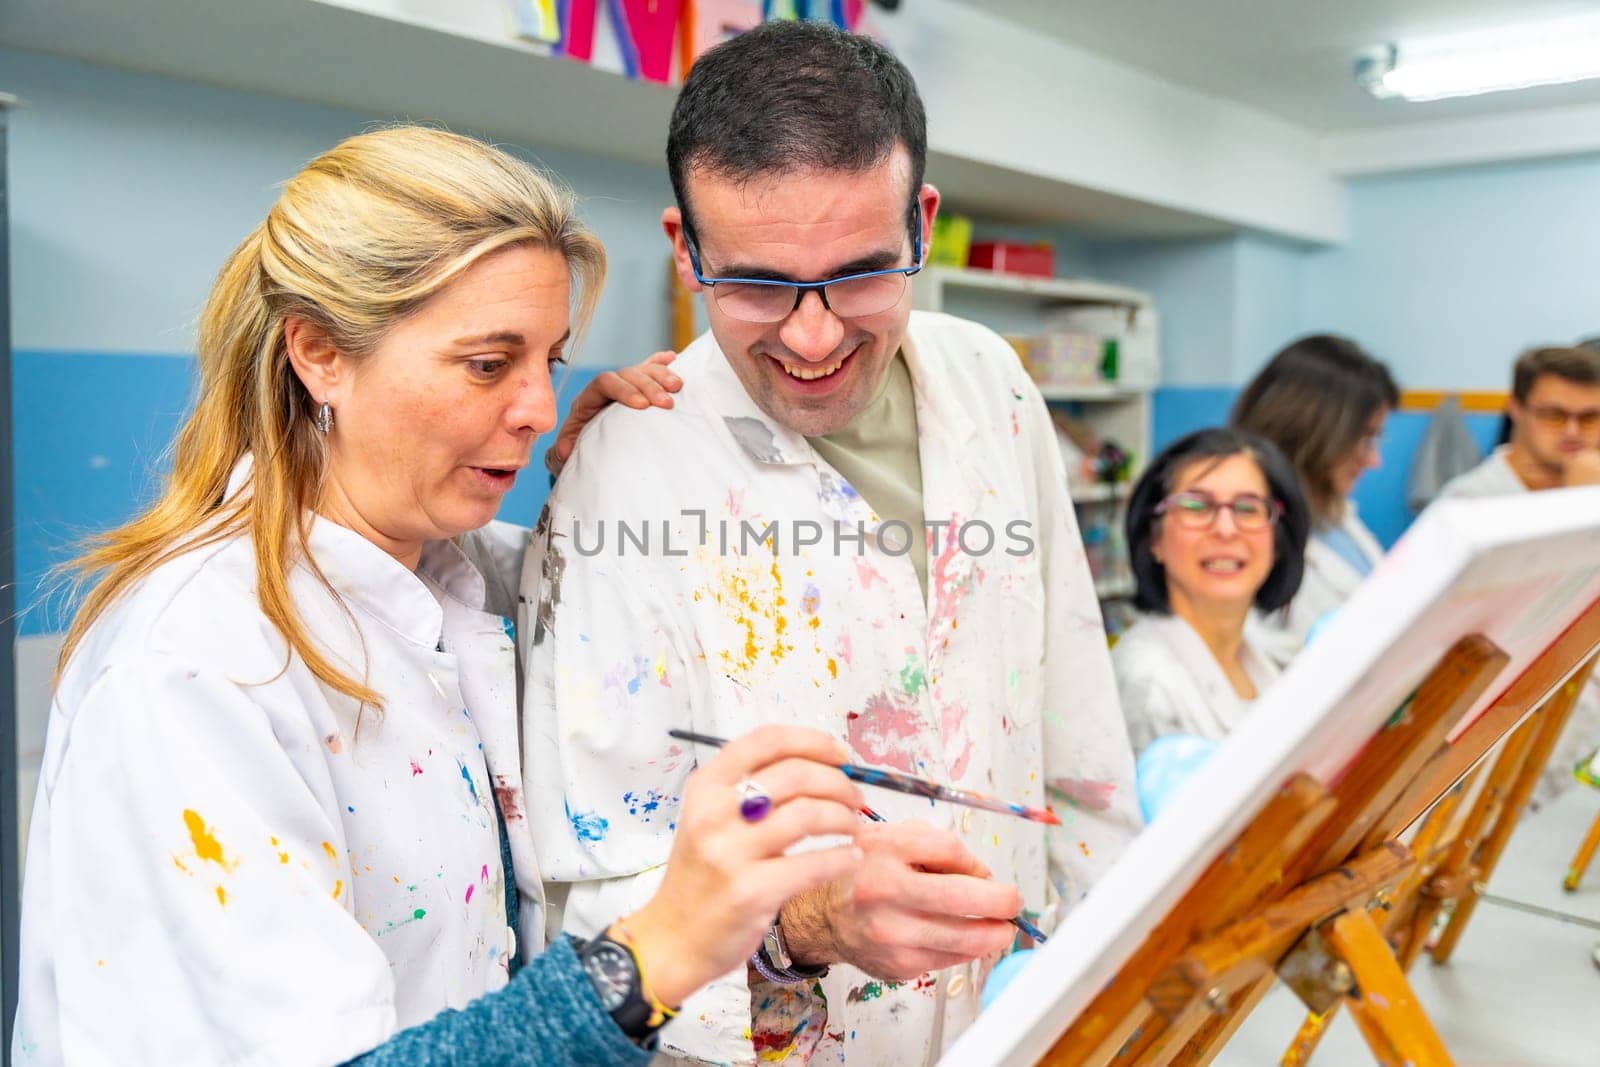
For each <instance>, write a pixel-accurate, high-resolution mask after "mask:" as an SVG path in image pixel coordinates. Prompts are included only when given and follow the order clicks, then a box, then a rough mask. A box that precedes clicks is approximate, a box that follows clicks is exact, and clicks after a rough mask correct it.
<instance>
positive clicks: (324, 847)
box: [322, 841, 339, 863]
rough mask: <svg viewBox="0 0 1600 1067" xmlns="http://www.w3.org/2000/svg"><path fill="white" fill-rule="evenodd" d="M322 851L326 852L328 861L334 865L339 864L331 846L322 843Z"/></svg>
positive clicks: (337, 856)
mask: <svg viewBox="0 0 1600 1067" xmlns="http://www.w3.org/2000/svg"><path fill="white" fill-rule="evenodd" d="M322 851H324V852H326V853H327V854H328V859H329V860H330V861H332V862H334V863H338V862H339V854H338V853H337V852H335V851H334V850H333V846H332V845H330V844H328V842H326V841H324V842H323V843H322Z"/></svg>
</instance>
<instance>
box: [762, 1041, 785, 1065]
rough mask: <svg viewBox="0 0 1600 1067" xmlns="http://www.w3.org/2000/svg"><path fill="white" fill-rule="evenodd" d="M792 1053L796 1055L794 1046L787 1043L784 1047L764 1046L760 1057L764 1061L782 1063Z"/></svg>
mask: <svg viewBox="0 0 1600 1067" xmlns="http://www.w3.org/2000/svg"><path fill="white" fill-rule="evenodd" d="M792 1055H794V1046H793V1045H785V1046H784V1047H783V1048H764V1049H762V1050H761V1053H760V1055H759V1057H758V1058H759V1059H760V1060H761V1062H762V1063H782V1062H783V1061H784V1060H786V1059H788V1058H789V1057H790V1056H792Z"/></svg>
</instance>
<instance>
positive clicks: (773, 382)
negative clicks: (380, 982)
mask: <svg viewBox="0 0 1600 1067" xmlns="http://www.w3.org/2000/svg"><path fill="white" fill-rule="evenodd" d="M926 146H927V135H926V121H925V117H924V113H923V109H922V104H921V101H920V99H919V97H918V94H917V90H916V86H915V84H914V82H913V81H912V78H911V75H910V73H909V72H908V71H907V70H906V68H905V67H904V66H903V65H902V64H901V63H900V61H899V60H897V59H896V58H895V57H894V56H893V55H892V54H890V53H889V52H888V51H887V50H886V49H884V48H883V47H882V46H881V45H879V44H877V43H876V42H874V41H871V40H869V39H867V38H864V37H857V36H852V35H849V34H845V33H842V32H840V31H838V30H835V29H833V28H831V27H828V26H825V25H820V24H818V23H813V22H788V21H777V22H769V23H766V24H764V25H762V26H760V27H758V28H756V29H753V30H751V31H749V32H747V33H744V34H741V35H740V36H738V37H736V38H734V39H732V40H730V41H728V42H726V43H724V44H722V45H719V46H718V47H717V48H715V49H712V50H711V51H709V52H707V53H706V54H705V55H703V56H701V57H700V59H699V60H697V61H696V62H695V65H694V67H693V69H692V70H691V71H690V73H689V76H688V78H687V79H686V81H685V83H684V86H683V88H682V91H681V93H680V94H679V97H678V100H677V103H676V106H675V108H674V112H673V116H672V121H671V128H670V132H669V136H668V148H667V157H668V166H669V170H670V172H671V178H672V182H673V188H674V192H675V194H676V204H675V205H674V206H672V207H669V208H667V209H666V211H665V212H664V214H663V217H662V221H663V225H664V228H665V230H666V235H667V238H668V239H669V240H670V242H671V245H672V253H673V256H674V260H675V263H676V265H677V269H678V272H679V276H680V277H681V278H682V279H683V281H684V283H685V284H686V285H687V286H688V287H689V288H690V289H691V290H693V291H694V292H697V293H700V294H701V295H702V297H703V298H704V301H705V309H706V314H707V318H708V319H709V321H710V327H711V328H710V332H708V333H707V334H705V335H703V336H702V337H700V338H699V339H697V340H696V341H695V342H694V343H693V344H692V345H690V346H689V347H688V348H687V349H685V350H684V351H683V352H682V353H681V354H680V355H679V357H678V359H677V361H676V362H675V363H674V364H673V369H674V371H676V372H677V373H678V375H679V376H680V377H681V378H682V380H683V388H682V391H681V392H680V393H678V394H677V396H676V397H675V398H674V400H675V403H674V406H673V408H672V409H671V410H670V411H648V412H646V411H633V410H630V409H628V408H626V407H624V406H623V405H620V404H616V405H612V406H611V407H609V408H606V409H605V410H604V411H601V412H600V413H599V414H598V415H596V416H595V418H594V419H593V421H592V422H591V423H590V424H589V425H588V426H587V427H585V428H584V430H583V433H582V439H581V441H580V442H579V443H578V447H577V449H576V450H575V452H574V453H573V456H572V459H571V460H570V461H568V464H567V466H566V468H565V469H564V470H563V471H562V474H561V476H560V478H559V479H558V480H557V483H556V485H555V487H554V489H553V490H552V494H551V497H550V500H549V503H548V505H547V509H546V513H545V515H544V517H543V518H542V520H541V524H540V529H539V531H538V532H537V533H536V535H535V538H534V545H533V548H532V550H531V551H532V555H531V557H530V559H529V562H528V566H527V567H526V568H525V570H524V588H523V594H522V595H523V598H524V600H525V602H526V603H527V605H528V608H529V610H530V611H531V612H533V613H534V614H535V617H536V619H537V623H536V625H535V626H534V627H532V628H527V629H525V630H524V633H526V634H527V635H528V637H527V640H528V644H527V645H526V646H525V647H524V652H525V657H526V663H527V677H528V683H527V684H528V690H527V697H526V699H525V701H524V707H525V708H526V709H527V710H526V712H525V714H526V716H527V719H526V729H525V734H526V736H527V737H528V738H529V743H528V744H527V745H526V746H525V747H526V750H527V752H528V762H527V764H526V766H525V770H524V773H525V778H526V782H527V789H528V796H529V804H528V810H529V811H530V813H532V814H531V818H532V820H533V823H534V832H535V836H536V838H537V844H538V856H539V862H540V865H541V868H542V870H543V873H544V875H545V878H546V879H547V881H548V882H549V883H550V899H551V901H552V902H558V903H559V904H560V915H559V924H557V923H555V922H553V923H552V928H555V927H556V926H557V925H559V926H560V927H561V928H564V929H566V930H570V931H572V932H574V933H576V934H578V935H579V936H584V935H586V934H589V933H593V932H595V931H597V930H600V929H603V928H604V925H605V924H606V923H608V922H610V921H611V919H612V918H613V917H614V916H616V915H617V914H625V913H627V912H628V910H629V909H630V908H631V907H632V906H633V905H632V903H631V902H633V901H639V900H643V899H645V898H646V897H648V895H649V893H650V891H651V887H652V886H654V885H655V884H656V883H657V882H658V881H659V880H660V878H661V876H662V869H663V865H666V866H667V869H668V870H670V863H669V860H668V852H669V849H670V847H671V843H672V837H673V826H674V823H675V820H676V818H677V811H678V803H679V799H678V798H679V797H680V796H681V795H682V784H683V781H684V776H685V775H686V774H687V773H688V772H689V770H690V768H691V767H692V766H693V761H694V759H695V753H694V752H692V751H685V750H684V749H682V748H680V747H679V746H678V745H675V744H674V743H673V742H672V740H671V739H670V738H669V737H668V736H667V731H668V729H669V728H673V727H678V728H685V729H691V730H696V731H699V732H702V733H709V734H718V735H734V734H742V733H744V732H745V731H746V730H748V729H750V728H751V727H754V726H755V725H757V724H760V723H765V722H785V723H790V724H794V725H805V726H810V727H814V728H816V729H820V730H823V731H825V732H828V733H830V734H832V735H833V736H835V737H837V738H838V739H840V740H841V741H842V742H844V743H846V744H847V745H848V746H849V747H850V749H851V751H852V753H853V754H854V758H855V759H856V760H857V761H859V762H861V763H866V764H873V765H878V766H883V767H888V768H893V769H896V770H901V771H907V772H912V773H916V774H920V775H924V776H927V777H933V778H937V779H939V780H941V781H944V782H948V783H951V784H954V785H957V786H969V787H971V788H974V789H981V790H985V791H1000V792H1004V793H1005V794H1006V796H1007V798H1008V799H1011V800H1014V801H1017V802H1021V803H1026V804H1036V805H1045V804H1048V805H1049V806H1051V807H1053V808H1055V809H1056V810H1057V811H1058V813H1059V814H1060V816H1061V818H1062V821H1063V823H1064V826H1062V827H1061V828H1051V829H1048V830H1047V828H1045V827H1044V826H1042V825H1040V824H1037V823H1030V822H1024V821H1022V820H1019V819H1015V818H1009V817H1006V816H997V815H990V814H987V813H983V812H969V811H965V810H958V809H952V808H949V807H947V806H942V805H940V806H935V805H931V804H929V803H928V802H926V801H919V800H916V799H914V798H908V797H902V796H898V795H893V794H885V795H882V796H877V795H874V796H873V797H872V798H871V804H872V805H873V807H874V808H876V809H877V810H878V811H879V812H880V813H881V814H882V815H884V816H885V817H886V819H887V820H888V821H886V822H883V823H870V824H868V823H863V824H862V826H861V827H860V829H859V830H858V833H857V836H856V842H857V845H858V846H859V847H860V848H862V849H863V851H864V852H865V859H864V861H863V863H862V866H861V868H860V869H859V871H858V872H857V873H856V874H854V875H852V876H849V877H846V878H843V879H839V880H836V881H834V882H832V883H830V884H829V885H827V886H824V887H821V888H820V889H817V890H815V891H809V892H805V893H801V894H799V895H798V896H796V897H795V898H794V899H792V900H791V901H789V902H788V903H786V904H785V905H784V906H783V908H782V909H780V910H778V911H777V912H775V913H774V916H773V924H772V928H771V930H770V931H769V935H768V937H767V939H766V941H765V942H764V944H763V947H762V948H761V949H760V950H759V951H758V952H756V953H755V954H754V956H753V957H752V959H751V960H750V962H749V965H748V966H741V967H739V968H738V969H737V970H736V971H734V972H732V973H729V974H727V975H725V976H724V977H723V978H722V979H721V980H720V981H718V982H716V983H713V985H712V986H711V987H710V988H709V989H707V990H705V991H704V992H702V993H700V994H698V995H696V996H694V997H691V998H690V999H689V1001H688V1003H687V1004H686V1005H685V1006H684V1008H683V1010H682V1012H681V1013H680V1014H679V1016H678V1018H677V1019H676V1020H675V1021H674V1022H672V1023H671V1024H669V1025H668V1026H667V1027H666V1028H665V1029H664V1030H663V1031H662V1035H661V1044H662V1049H663V1050H664V1051H665V1052H667V1053H668V1054H671V1055H674V1056H679V1057H688V1058H692V1059H697V1060H701V1061H710V1062H716V1063H735V1064H753V1063H755V1062H757V1060H758V1058H759V1060H760V1061H763V1062H768V1061H777V1060H782V1061H783V1062H785V1063H786V1064H789V1065H791V1067H793V1065H796V1064H803V1063H805V1062H807V1061H808V1060H809V1061H812V1062H816V1063H821V1062H824V1060H826V1062H829V1063H833V1062H839V1061H841V1060H842V1061H844V1062H848V1063H853V1064H891V1063H892V1064H905V1065H911V1064H923V1063H929V1062H932V1061H934V1060H937V1059H938V1058H939V1057H940V1055H941V1053H942V1051H943V1049H944V1048H945V1046H946V1045H947V1044H948V1043H949V1042H951V1041H953V1040H954V1039H955V1038H956V1036H957V1035H958V1034H960V1032H961V1031H962V1030H963V1029H964V1028H965V1027H966V1026H967V1025H968V1024H969V1023H970V1021H971V1020H972V1019H973V1018H974V1017H975V1016H976V1015H977V1013H978V1010H979V996H980V992H981V989H980V986H981V984H982V979H983V978H984V976H985V974H986V968H987V965H988V964H989V963H991V962H992V961H994V960H995V959H996V958H998V956H999V955H1000V954H1001V953H1003V952H1005V951H1006V950H1007V949H1008V948H1010V947H1011V946H1012V944H1013V937H1014V935H1015V934H1016V930H1015V929H1014V928H1013V927H1012V926H1011V925H1010V924H1009V922H1008V920H1009V919H1010V918H1012V917H1013V916H1015V915H1016V914H1017V913H1018V911H1019V910H1022V911H1025V912H1026V913H1028V914H1029V915H1030V916H1038V917H1039V918H1040V922H1041V925H1043V926H1044V927H1045V929H1047V930H1048V929H1050V928H1051V926H1052V924H1053V923H1054V921H1055V920H1056V917H1057V916H1058V915H1059V914H1060V912H1061V910H1062V909H1063V908H1066V907H1070V906H1072V905H1073V904H1075V903H1076V902H1077V900H1078V899H1079V898H1080V897H1081V896H1082V895H1083V894H1084V893H1085V892H1086V890H1087V889H1088V888H1089V886H1090V885H1091V884H1092V883H1093V882H1094V881H1095V880H1096V878H1097V877H1098V876H1099V874H1100V873H1101V872H1102V871H1104V870H1105V869H1106V868H1107V867H1108V866H1109V865H1110V864H1111V863H1112V861H1113V860H1114V859H1115V858H1116V856H1117V855H1118V854H1119V852H1120V851H1121V849H1122V848H1123V846H1124V844H1125V843H1126V842H1127V841H1128V840H1129V839H1130V838H1131V837H1132V835H1133V834H1134V832H1135V831H1136V829H1137V827H1138V823H1139V816H1138V808H1137V801H1136V797H1135V794H1134V791H1133V759H1132V752H1131V750H1130V747H1129V745H1128V740H1127V731H1126V728H1125V727H1124V725H1123V722H1122V716H1121V712H1120V709H1119V708H1118V705H1117V698H1116V686H1115V681H1114V679H1113V677H1112V672H1111V662H1110V656H1109V654H1108V651H1107V649H1106V643H1105V635H1104V630H1103V628H1102V622H1101V618H1100V611H1099V605H1098V602H1097V601H1096V599H1095V594H1094V588H1093V582H1092V580H1091V578H1090V575H1089V570H1088V566H1087V563H1086V560H1085V555H1084V549H1083V545H1082V541H1081V539H1080V537H1079V534H1078V530H1077V526H1076V523H1075V520H1074V517H1073V511H1072V503H1071V500H1070V498H1069V496H1068V486H1067V478H1066V472H1065V470H1064V468H1063V466H1062V461H1061V456H1060V452H1059V449H1058V448H1057V445H1056V442H1055V436H1054V433H1053V430H1052V427H1051V424H1050V420H1049V417H1048V414H1047V412H1046V409H1045V405H1044V403H1043V401H1042V400H1041V399H1040V396H1039V392H1038V390H1037V389H1036V388H1035V387H1034V385H1033V384H1032V383H1031V381H1030V380H1029V379H1028V376H1027V374H1026V373H1025V372H1024V369H1023V367H1022V366H1021V364H1020V363H1019V361H1018V360H1017V358H1016V355H1015V354H1014V353H1013V352H1012V350H1011V349H1010V347H1009V346H1008V345H1006V343H1005V342H1004V341H1002V340H1001V339H1000V338H999V337H998V336H997V335H996V334H994V333H993V332H992V331H990V330H988V329H986V328H984V327H982V326H979V325H977V324H975V323H971V322H966V321H962V320H960V319H956V318H952V317H950V316H946V315H937V314H929V313H922V312H913V311H912V310H911V304H912V298H911V288H910V279H911V276H912V275H914V274H916V273H917V271H918V270H919V269H920V268H921V266H922V262H923V257H924V254H925V252H926V250H927V242H928V236H929V233H930V231H931V227H932V223H933V218H934V214H935V212H936V210H937V208H938V206H939V194H938V192H937V191H936V190H935V189H934V188H933V187H932V186H931V185H928V184H925V183H924V182H923V164H924V157H925V155H926ZM619 522H623V523H626V525H627V527H628V529H629V530H630V531H632V532H631V534H630V535H629V536H630V537H631V538H632V539H631V540H630V539H627V538H625V537H624V536H623V535H622V534H621V533H620V531H619V527H618V525H617V524H618V523H619ZM640 530H647V531H648V537H649V544H648V547H641V546H640V545H639V544H638V538H639V531H640ZM564 813H565V814H564Z"/></svg>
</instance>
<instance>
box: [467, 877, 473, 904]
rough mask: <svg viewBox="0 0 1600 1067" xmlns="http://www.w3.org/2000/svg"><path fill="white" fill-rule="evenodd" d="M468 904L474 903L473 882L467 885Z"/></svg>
mask: <svg viewBox="0 0 1600 1067" xmlns="http://www.w3.org/2000/svg"><path fill="white" fill-rule="evenodd" d="M467 903H468V904H471V903H472V883H471V882H468V883H467Z"/></svg>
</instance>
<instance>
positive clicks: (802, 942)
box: [781, 822, 1022, 981]
mask: <svg viewBox="0 0 1600 1067" xmlns="http://www.w3.org/2000/svg"><path fill="white" fill-rule="evenodd" d="M856 845H857V847H858V848H860V849H861V850H862V851H863V852H864V853H865V855H866V858H865V860H864V861H863V862H862V864H861V866H860V867H859V868H858V869H857V870H856V871H855V873H854V874H852V875H850V876H849V877H846V878H843V879H841V880H839V881H836V882H829V883H828V884H826V885H823V886H819V887H817V888H816V889H814V890H810V891H808V892H806V893H803V894H801V895H799V896H796V897H794V898H793V899H791V900H790V901H789V902H788V903H787V904H785V905H784V906H783V910H782V913H781V916H782V923H783V934H784V941H785V943H786V945H787V947H788V949H789V955H790V956H791V957H793V958H794V960H795V962H797V963H799V964H801V965H803V966H818V965H821V964H825V963H836V962H844V963H848V964H851V965H852V966H854V967H858V968H860V969H861V970H863V971H866V972H867V973H868V974H870V975H873V976H874V977H877V978H884V979H890V980H897V981H899V980H906V979H911V978H915V977H916V976H917V975H920V974H924V973H926V972H928V971H936V970H940V969H942V968H945V967H954V966H956V965H958V964H962V963H966V962H967V961H968V960H972V959H978V958H980V957H983V956H989V955H993V954H995V953H998V952H1001V951H1003V950H1004V949H1005V947H1006V946H1007V945H1009V944H1010V943H1011V940H1012V937H1013V936H1014V935H1015V934H1016V930H1015V928H1014V927H1012V925H1011V923H1010V920H1011V918H1012V917H1013V916H1015V915H1016V914H1017V913H1018V912H1019V911H1021V910H1022V894H1021V893H1019V892H1018V891H1017V888H1016V887H1015V886H1010V885H1006V884H1004V883H1001V882H995V881H991V880H990V874H989V869H988V868H987V867H985V866H984V865H983V864H982V863H981V862H979V860H978V858H977V857H976V856H974V855H973V854H972V853H971V852H968V851H967V849H966V846H964V845H963V844H962V843H961V840H960V839H959V838H957V837H956V836H955V835H954V834H952V833H950V832H948V831H945V830H936V829H934V828H933V827H931V826H928V825H926V824H925V823H917V822H909V823H874V824H871V825H867V826H863V827H861V828H860V829H859V830H858V831H857V833H856Z"/></svg>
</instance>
